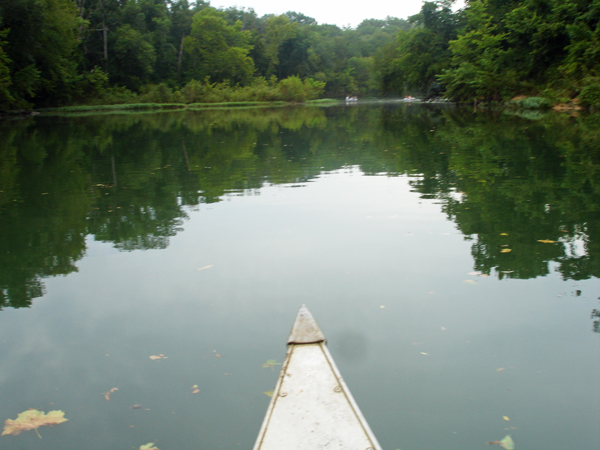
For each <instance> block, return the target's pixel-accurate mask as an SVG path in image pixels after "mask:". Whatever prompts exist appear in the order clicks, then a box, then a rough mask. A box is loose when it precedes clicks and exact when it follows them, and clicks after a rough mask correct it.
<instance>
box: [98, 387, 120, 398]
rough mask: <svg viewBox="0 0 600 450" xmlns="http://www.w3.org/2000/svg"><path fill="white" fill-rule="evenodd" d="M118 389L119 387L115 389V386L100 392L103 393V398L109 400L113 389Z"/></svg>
mask: <svg viewBox="0 0 600 450" xmlns="http://www.w3.org/2000/svg"><path fill="white" fill-rule="evenodd" d="M118 390H119V389H117V388H112V389H111V390H110V391H108V392H103V393H102V395H104V398H105V399H106V400H110V394H112V393H113V392H115V391H118Z"/></svg>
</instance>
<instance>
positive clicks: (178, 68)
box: [177, 33, 185, 79]
mask: <svg viewBox="0 0 600 450" xmlns="http://www.w3.org/2000/svg"><path fill="white" fill-rule="evenodd" d="M183 38H185V33H183V34H182V35H181V43H180V44H179V57H178V58H177V78H178V79H179V73H180V71H181V57H182V56H183Z"/></svg>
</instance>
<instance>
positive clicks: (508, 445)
mask: <svg viewBox="0 0 600 450" xmlns="http://www.w3.org/2000/svg"><path fill="white" fill-rule="evenodd" d="M488 444H500V447H502V448H505V449H506V450H514V448H515V443H514V441H513V440H512V438H511V437H510V434H507V435H506V436H504V438H502V440H500V441H491V442H488Z"/></svg>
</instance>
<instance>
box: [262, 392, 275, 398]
mask: <svg viewBox="0 0 600 450" xmlns="http://www.w3.org/2000/svg"><path fill="white" fill-rule="evenodd" d="M263 394H265V395H268V396H269V397H273V391H265V392H263Z"/></svg>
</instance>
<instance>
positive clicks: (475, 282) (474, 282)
mask: <svg viewBox="0 0 600 450" xmlns="http://www.w3.org/2000/svg"><path fill="white" fill-rule="evenodd" d="M463 283H465V284H477V281H475V280H464V281H463Z"/></svg>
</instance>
